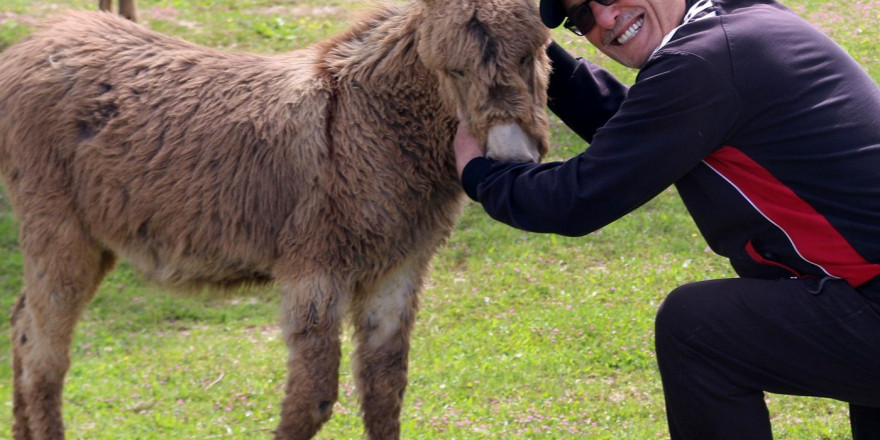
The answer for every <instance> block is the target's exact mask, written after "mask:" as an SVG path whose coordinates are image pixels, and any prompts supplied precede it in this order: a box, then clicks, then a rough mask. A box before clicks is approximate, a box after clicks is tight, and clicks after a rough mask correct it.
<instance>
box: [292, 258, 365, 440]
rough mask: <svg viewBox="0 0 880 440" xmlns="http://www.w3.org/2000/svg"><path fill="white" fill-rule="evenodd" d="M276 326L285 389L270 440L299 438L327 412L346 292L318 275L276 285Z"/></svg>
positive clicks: (312, 430) (318, 425) (335, 389)
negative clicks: (282, 346)
mask: <svg viewBox="0 0 880 440" xmlns="http://www.w3.org/2000/svg"><path fill="white" fill-rule="evenodd" d="M281 289H282V294H283V301H282V319H281V321H282V322H281V326H282V331H283V334H284V340H285V342H286V344H287V348H288V350H289V355H288V359H287V369H288V373H287V374H288V378H287V389H286V391H285V397H284V402H283V403H282V408H281V422H280V423H279V424H278V427H277V428H276V430H275V439H289V440H305V439H310V438H312V436H314V435H315V433H316V432H318V430H319V429H320V428H321V426H322V425H323V424H324V422H326V421H327V420H329V419H330V416H331V415H332V414H333V404H334V403H335V402H336V399H337V397H338V393H339V391H338V388H339V358H340V355H341V354H340V340H339V338H340V327H341V324H340V323H341V320H342V317H343V315H344V313H345V302H346V300H347V298H348V297H349V292H350V290H348V289H345V288H344V287H343V286H342V285H341V284H340V283H339V281H338V280H337V279H335V278H333V277H332V276H325V275H323V274H320V272H319V271H316V272H313V273H312V274H310V275H308V276H307V277H302V278H293V279H291V280H290V281H289V282H282V283H281Z"/></svg>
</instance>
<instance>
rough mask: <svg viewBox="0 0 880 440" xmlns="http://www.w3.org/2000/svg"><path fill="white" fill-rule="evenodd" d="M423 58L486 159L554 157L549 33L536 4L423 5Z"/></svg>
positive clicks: (513, 0)
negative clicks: (546, 49) (548, 88)
mask: <svg viewBox="0 0 880 440" xmlns="http://www.w3.org/2000/svg"><path fill="white" fill-rule="evenodd" d="M422 3H423V4H424V20H423V22H422V24H421V27H420V28H419V46H418V51H419V57H420V58H421V59H422V60H423V62H424V63H425V64H426V65H427V66H428V68H429V69H431V70H433V71H434V72H436V73H437V75H438V76H439V81H440V92H441V94H442V95H443V98H444V99H445V100H446V101H447V102H448V103H449V105H450V107H451V108H453V109H454V110H455V111H457V112H458V114H459V115H460V116H461V117H462V118H464V119H465V121H466V122H467V123H468V125H469V126H470V128H471V132H472V133H473V135H474V136H475V137H476V138H477V140H478V141H480V142H482V143H485V144H486V150H487V151H486V155H487V156H488V157H489V158H492V159H496V160H502V161H520V162H522V161H530V162H537V161H539V160H540V158H541V157H542V156H543V155H544V154H545V153H546V152H547V138H548V129H547V114H546V110H545V109H546V104H547V92H546V86H547V78H548V75H549V72H550V64H549V60H548V58H547V55H546V54H545V52H544V45H545V43H546V42H547V41H548V40H549V38H550V34H549V31H548V30H547V29H546V27H544V25H543V24H542V23H541V19H540V15H539V14H538V7H537V2H535V1H534V0H422Z"/></svg>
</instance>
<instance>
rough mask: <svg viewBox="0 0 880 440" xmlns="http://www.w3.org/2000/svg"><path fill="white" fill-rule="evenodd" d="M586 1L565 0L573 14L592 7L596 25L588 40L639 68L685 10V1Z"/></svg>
mask: <svg viewBox="0 0 880 440" xmlns="http://www.w3.org/2000/svg"><path fill="white" fill-rule="evenodd" d="M584 3H585V0H563V4H564V5H565V9H566V10H567V11H568V15H569V17H572V16H575V14H577V13H578V12H577V9H578V8H590V9H591V10H592V13H593V16H595V17H596V25H595V26H593V28H592V29H590V30H589V32H586V33H584V36H586V37H587V40H589V41H590V43H593V45H594V46H596V48H598V49H599V50H600V51H602V52H603V53H605V54H606V55H608V56H609V57H611V58H612V59H614V60H615V61H617V62H619V63H621V64H623V65H624V66H628V67H633V68H636V69H638V68H641V67H642V66H643V65H644V64H645V63H646V62H647V61H648V57H650V56H651V53H653V52H654V49H656V48H657V47H658V46H660V43H661V42H662V41H663V37H664V36H666V34H668V33H669V32H671V31H672V30H673V29H675V27H676V26H678V25H679V24H680V23H681V20H682V18H683V17H684V13H685V0H618V1H617V2H615V3H613V4H611V5H609V6H602V5H601V4H599V3H596V2H589V3H587V4H584ZM583 12H584V11H581V13H583ZM587 12H588V11H587Z"/></svg>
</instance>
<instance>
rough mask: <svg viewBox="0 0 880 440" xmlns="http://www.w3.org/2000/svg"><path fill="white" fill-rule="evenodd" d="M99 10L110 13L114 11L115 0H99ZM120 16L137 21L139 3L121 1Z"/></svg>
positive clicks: (126, 0)
mask: <svg viewBox="0 0 880 440" xmlns="http://www.w3.org/2000/svg"><path fill="white" fill-rule="evenodd" d="M98 9H100V10H102V11H107V12H110V11H112V10H113V0H98ZM119 15H121V16H123V17H125V18H127V19H129V20H131V21H137V1H136V0H119Z"/></svg>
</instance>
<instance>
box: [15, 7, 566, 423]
mask: <svg viewBox="0 0 880 440" xmlns="http://www.w3.org/2000/svg"><path fill="white" fill-rule="evenodd" d="M548 37H549V34H548V31H547V30H546V29H544V27H543V26H542V25H541V22H540V21H539V18H538V11H537V7H536V2H534V1H533V0H413V2H411V3H408V4H404V5H399V6H389V7H385V8H381V9H379V10H377V11H375V12H374V13H373V14H372V15H370V16H368V17H367V18H365V19H363V20H362V21H361V22H359V23H358V24H357V25H355V26H354V27H353V28H352V29H350V30H349V31H347V32H345V33H343V34H341V35H339V36H337V37H335V38H333V39H331V40H329V41H326V42H323V43H320V44H317V45H315V46H313V47H310V48H307V49H304V50H299V51H294V52H291V53H287V54H281V55H272V56H269V55H254V54H244V53H224V52H219V51H216V50H212V49H208V48H205V47H200V46H197V45H195V44H191V43H188V42H185V41H182V40H179V39H175V38H169V37H166V36H163V35H160V34H157V33H154V32H151V31H148V30H146V29H144V28H143V27H141V26H139V25H137V24H134V23H132V22H130V21H128V20H124V19H122V18H120V17H118V16H115V15H112V14H109V13H106V12H94V13H70V14H66V15H64V16H62V17H60V18H58V19H57V20H55V21H54V22H52V23H49V24H48V25H47V26H45V27H44V28H43V29H42V30H40V31H38V32H37V33H35V34H33V35H31V36H30V37H28V38H26V39H24V40H23V41H21V42H19V43H17V44H16V45H13V46H11V47H10V48H8V49H7V50H6V51H5V52H3V53H2V54H0V173H2V175H3V176H4V178H5V182H6V188H7V190H8V192H9V195H10V199H11V201H12V204H13V207H14V209H15V210H16V212H17V215H18V218H19V219H20V222H21V229H20V237H19V238H20V242H21V250H22V253H23V255H24V288H23V291H22V292H21V295H20V297H19V299H18V301H17V303H16V305H15V307H14V310H13V312H12V326H13V329H12V337H13V345H14V346H13V365H14V385H15V386H14V409H13V411H14V417H15V426H14V427H13V433H14V437H15V438H16V439H19V440H23V439H31V440H42V439H61V438H63V436H64V425H63V422H62V418H61V402H62V386H63V383H64V376H65V373H66V372H67V370H68V367H69V365H70V344H71V337H72V336H71V335H72V334H73V328H74V325H75V323H76V321H77V319H78V318H79V316H80V315H81V313H82V312H83V309H84V308H85V307H86V305H87V304H88V302H89V301H90V299H91V298H92V296H93V295H94V293H95V291H96V289H97V287H98V284H99V283H100V282H101V280H102V278H103V277H104V275H105V274H106V273H107V271H108V270H110V269H111V268H112V267H113V265H114V262H115V261H116V259H117V258H124V259H127V260H128V261H130V262H131V263H132V265H133V266H134V267H136V268H138V269H139V271H141V272H142V273H143V274H144V275H145V276H146V277H147V278H149V279H152V280H154V281H156V282H158V283H160V284H162V285H166V286H169V287H176V288H182V289H192V288H201V287H210V286H232V285H236V284H239V283H248V282H268V281H274V282H275V283H276V284H277V286H278V287H279V289H280V294H281V295H282V297H283V300H282V310H281V322H282V328H283V338H284V340H285V342H286V344H287V346H288V347H289V350H290V354H289V356H288V357H287V360H286V362H287V369H288V381H287V386H286V390H285V392H286V396H285V397H284V401H283V404H282V407H281V422H280V424H279V425H278V426H277V429H276V431H275V437H276V438H278V439H308V438H311V437H312V436H313V435H314V434H315V433H316V432H317V431H318V430H319V429H320V427H321V425H322V424H323V423H324V422H325V421H326V420H327V419H328V418H329V417H330V415H331V414H332V412H333V411H332V407H333V404H334V402H335V401H336V398H337V392H338V391H337V388H338V366H339V361H340V323H341V321H342V320H343V319H344V318H345V317H349V318H350V319H351V320H352V322H353V328H354V340H355V342H356V344H357V347H356V350H355V353H354V355H353V357H354V361H355V364H356V368H355V372H356V377H357V379H356V380H357V388H358V391H359V393H360V398H361V403H362V408H363V419H364V424H365V431H366V434H367V437H368V438H370V439H374V440H375V439H396V438H398V437H399V430H400V424H399V415H400V410H401V405H402V402H403V397H404V390H405V388H406V383H407V356H408V351H409V342H410V332H411V329H412V325H413V320H414V318H415V315H416V310H417V303H418V299H417V297H418V292H419V291H420V289H421V286H422V281H423V278H424V277H425V275H426V273H427V271H428V266H429V262H430V260H431V257H432V255H433V254H434V253H435V251H436V249H437V246H438V245H439V244H440V243H441V242H442V241H443V240H444V239H445V238H446V237H448V236H449V234H450V233H451V232H452V229H453V226H454V223H455V220H456V218H457V215H458V214H459V212H460V204H461V201H462V193H461V190H460V185H459V183H458V180H457V176H456V171H455V160H454V154H453V151H452V146H451V145H452V138H453V135H454V131H455V128H456V124H457V122H456V113H460V114H461V115H462V116H463V117H464V118H465V119H466V120H467V121H468V122H469V124H470V127H471V129H472V131H473V132H474V133H475V134H476V135H477V136H478V137H480V138H481V139H482V140H483V141H486V142H488V153H489V155H490V157H495V158H497V159H500V160H538V159H539V157H540V155H541V154H543V152H544V151H545V150H546V143H547V117H546V114H545V111H544V109H545V104H546V94H545V86H546V80H547V75H548V71H549V66H548V61H547V58H546V56H545V54H544V43H545V42H546V41H547V39H548Z"/></svg>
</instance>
